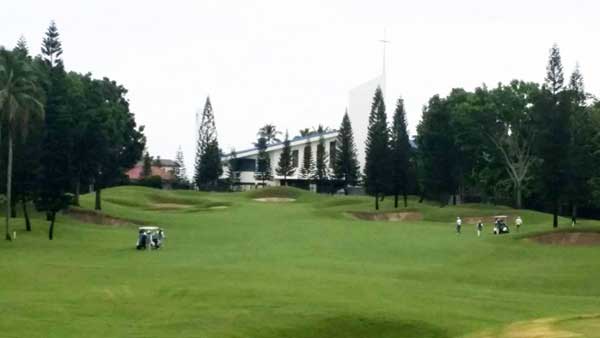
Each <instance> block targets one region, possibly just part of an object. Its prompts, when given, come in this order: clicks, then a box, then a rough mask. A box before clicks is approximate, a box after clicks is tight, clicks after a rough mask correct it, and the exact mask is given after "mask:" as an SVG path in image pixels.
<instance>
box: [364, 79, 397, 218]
mask: <svg viewBox="0 0 600 338" xmlns="http://www.w3.org/2000/svg"><path fill="white" fill-rule="evenodd" d="M388 152H389V130H388V125H387V117H386V114H385V103H384V102H383V93H382V91H381V88H380V87H377V90H376V91H375V96H374V97H373V103H372V105H371V113H370V114H369V129H368V131H367V141H366V145H365V153H366V158H365V168H364V172H365V173H364V182H363V183H364V185H365V188H366V190H367V192H368V193H369V194H372V195H374V196H375V209H379V195H380V194H385V192H386V191H387V188H388V183H389V172H388V170H389V168H390V167H389V157H388Z"/></svg>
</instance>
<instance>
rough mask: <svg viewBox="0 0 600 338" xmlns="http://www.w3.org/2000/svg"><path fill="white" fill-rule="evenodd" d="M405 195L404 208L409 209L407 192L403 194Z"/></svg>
mask: <svg viewBox="0 0 600 338" xmlns="http://www.w3.org/2000/svg"><path fill="white" fill-rule="evenodd" d="M403 195H404V207H405V208H408V195H407V194H406V191H404V192H403Z"/></svg>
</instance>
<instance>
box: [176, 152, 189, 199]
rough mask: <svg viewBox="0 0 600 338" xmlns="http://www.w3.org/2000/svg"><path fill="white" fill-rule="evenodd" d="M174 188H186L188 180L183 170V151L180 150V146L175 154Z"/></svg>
mask: <svg viewBox="0 0 600 338" xmlns="http://www.w3.org/2000/svg"><path fill="white" fill-rule="evenodd" d="M173 174H174V176H175V186H176V187H177V188H185V189H187V188H188V178H187V173H186V170H185V161H184V159H183V151H182V150H181V146H179V148H178V149H177V153H176V154H175V169H174V173H173Z"/></svg>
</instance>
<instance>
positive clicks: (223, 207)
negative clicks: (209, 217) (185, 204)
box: [209, 205, 228, 210]
mask: <svg viewBox="0 0 600 338" xmlns="http://www.w3.org/2000/svg"><path fill="white" fill-rule="evenodd" d="M227 208H228V206H226V205H215V206H214V207H210V208H209V209H211V210H221V209H227Z"/></svg>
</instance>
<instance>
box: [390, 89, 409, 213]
mask: <svg viewBox="0 0 600 338" xmlns="http://www.w3.org/2000/svg"><path fill="white" fill-rule="evenodd" d="M410 154H411V149H410V143H409V140H408V127H407V124H406V112H405V111H404V100H403V99H398V103H397V104H396V110H395V112H394V119H393V121H392V128H391V131H390V157H391V158H390V164H391V165H390V168H391V170H392V179H391V182H390V183H391V186H392V193H393V194H394V207H396V208H397V207H398V195H399V194H400V193H402V196H403V197H404V207H407V206H408V202H407V195H408V189H409V181H408V180H409V175H410Z"/></svg>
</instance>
